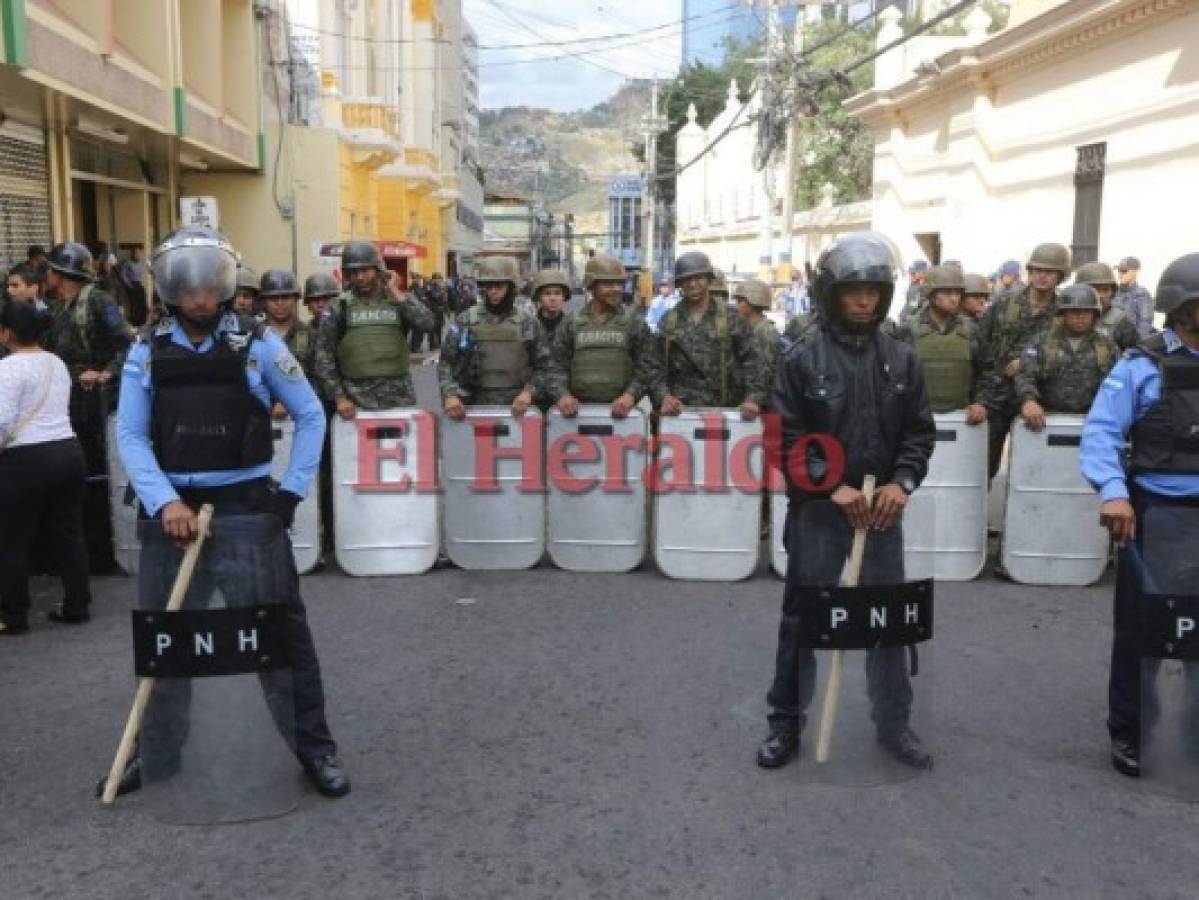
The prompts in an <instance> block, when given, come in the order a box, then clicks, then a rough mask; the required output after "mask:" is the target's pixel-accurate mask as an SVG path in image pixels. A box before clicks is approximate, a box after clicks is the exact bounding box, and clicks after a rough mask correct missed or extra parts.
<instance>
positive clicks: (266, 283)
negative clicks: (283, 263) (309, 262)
mask: <svg viewBox="0 0 1199 900" xmlns="http://www.w3.org/2000/svg"><path fill="white" fill-rule="evenodd" d="M258 291H259V294H258V295H259V296H260V297H262V299H264V300H265V299H266V298H267V297H298V296H300V285H299V283H298V282H297V281H296V276H295V275H293V274H291V272H288V271H287V270H286V269H267V270H266V271H265V272H263V273H262V280H261V281H259V282H258Z"/></svg>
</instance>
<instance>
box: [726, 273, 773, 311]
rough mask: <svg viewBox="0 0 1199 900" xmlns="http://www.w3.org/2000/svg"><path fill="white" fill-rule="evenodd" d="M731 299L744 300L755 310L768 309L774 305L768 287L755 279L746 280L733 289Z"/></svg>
mask: <svg viewBox="0 0 1199 900" xmlns="http://www.w3.org/2000/svg"><path fill="white" fill-rule="evenodd" d="M733 299H734V300H744V301H745V302H746V303H748V304H749V305H750V306H752V307H754V308H755V309H770V307H772V306H773V305H774V297H773V296H772V294H771V292H770V285H768V284H767V283H766V282H764V281H759V280H758V279H757V278H747V279H746V280H745V281H743V282H741V283H740V284H739V285H737V286H736V287H735V288H733Z"/></svg>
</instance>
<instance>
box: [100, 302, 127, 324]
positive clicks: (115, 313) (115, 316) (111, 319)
mask: <svg viewBox="0 0 1199 900" xmlns="http://www.w3.org/2000/svg"><path fill="white" fill-rule="evenodd" d="M104 319H105V321H107V322H108V324H109V325H120V324H121V323H122V322H123V321H124V319H123V318H122V316H121V310H120V308H118V307H117V306H116V305H115V304H108V305H106V306H105V307H104Z"/></svg>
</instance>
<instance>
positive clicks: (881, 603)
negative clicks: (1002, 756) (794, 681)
mask: <svg viewBox="0 0 1199 900" xmlns="http://www.w3.org/2000/svg"><path fill="white" fill-rule="evenodd" d="M930 502H931V503H932V504H933V505H934V507H935V505H936V502H937V501H936V499H935V498H934V499H932V500H931V501H930ZM932 512H933V513H934V514H935V512H936V510H935V508H934V509H933V510H932ZM795 515H796V517H797V520H796V522H795V524H794V533H793V534H792V536H791V540H792V541H794V542H795V543H796V545H797V546H798V547H800V548H802V550H801V551H800V552H799V553H798V554H795V555H793V558H792V561H791V565H792V570H791V572H790V573H789V580H788V585H787V590H788V591H792V590H797V591H799V592H800V595H799V598H798V608H799V610H800V612H799V634H800V640H799V645H800V647H801V648H802V649H801V650H800V654H801V657H800V659H801V662H800V666H799V679H800V684H799V694H798V696H799V698H800V706H801V708H803V707H805V706H806V708H807V717H806V718H807V725H806V728H804V729H803V736H802V741H801V750H800V765H799V767H798V768H799V771H800V774H801V778H803V779H805V780H809V781H812V782H816V783H822V784H834V785H845V786H872V785H879V784H890V783H895V782H899V781H904V780H907V779H909V778H913V777H915V776H916V775H918V774H919V773H920V772H922V771H926V770H927V769H928V768H930V767H931V765H932V754H933V753H935V751H936V745H935V741H934V738H935V734H934V727H935V722H934V721H933V716H932V703H933V699H934V691H933V668H934V664H933V653H932V640H931V639H932V637H933V595H934V582H933V579H932V577H931V575H932V571H931V569H932V564H933V560H932V557H931V556H928V555H925V556H921V557H917V558H916V559H915V560H914V561H913V564H912V566H911V567H910V568H908V569H906V570H905V562H904V550H903V548H904V537H903V534H902V530H903V528H904V527H906V525H907V523H906V516H905V521H904V523H902V524H901V525H900V526H899V527H897V528H891V529H887V530H885V531H881V532H876V531H867V532H866V534H865V541H864V544H863V554H862V562H861V566H860V568H859V569H858V578H857V585H856V586H854V585H853V581H854V579H853V562H852V542H853V532H852V531H851V530H850V529H849V526H848V525H847V524H846V523H845V521H844V515H843V514H842V513H841V512H840V510H838V509H837V508H836V507H835V506H834V505H833V504H832V503H831V502H829V501H827V500H822V501H811V502H805V503H803V504H800V506H799V509H798V510H797V511H796V513H795ZM930 518H931V520H932V522H933V523H935V522H936V516H935V515H933V516H931V517H930ZM924 527H931V528H932V529H933V533H932V534H929V535H927V538H928V539H929V540H930V541H935V540H936V538H937V534H936V525H935V524H933V525H932V526H924ZM805 701H806V702H805Z"/></svg>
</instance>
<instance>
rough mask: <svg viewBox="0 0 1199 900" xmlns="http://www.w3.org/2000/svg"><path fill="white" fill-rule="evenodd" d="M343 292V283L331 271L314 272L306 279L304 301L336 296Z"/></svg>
mask: <svg viewBox="0 0 1199 900" xmlns="http://www.w3.org/2000/svg"><path fill="white" fill-rule="evenodd" d="M340 293H341V285H339V284H338V283H337V279H336V278H334V277H333V275H332V274H331V273H329V272H313V273H312V274H311V275H309V276H308V277H307V278H306V279H305V280H304V302H305V303H307V302H308V301H309V300H322V299H324V298H326V297H336V296H337V295H338V294H340Z"/></svg>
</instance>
